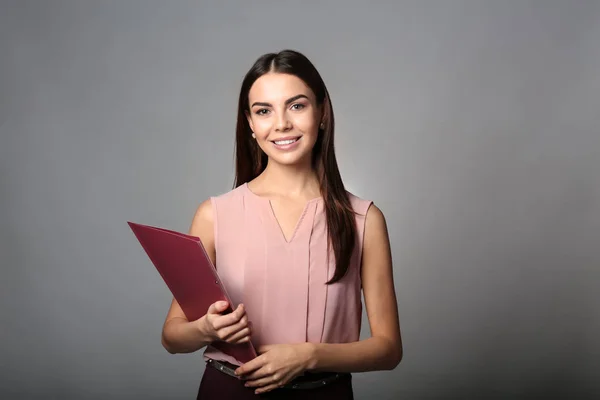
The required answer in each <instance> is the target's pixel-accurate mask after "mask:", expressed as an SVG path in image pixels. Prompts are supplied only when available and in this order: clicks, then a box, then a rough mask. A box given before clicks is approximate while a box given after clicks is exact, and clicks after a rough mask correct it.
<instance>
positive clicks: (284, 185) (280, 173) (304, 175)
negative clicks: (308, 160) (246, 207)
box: [253, 162, 321, 199]
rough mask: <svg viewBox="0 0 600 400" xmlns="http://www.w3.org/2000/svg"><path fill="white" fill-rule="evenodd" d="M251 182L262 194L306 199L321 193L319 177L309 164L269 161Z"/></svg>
mask: <svg viewBox="0 0 600 400" xmlns="http://www.w3.org/2000/svg"><path fill="white" fill-rule="evenodd" d="M253 183H254V187H255V188H256V190H258V191H259V192H261V193H263V194H272V195H280V196H286V197H305V198H308V199H311V198H314V197H319V196H320V195H321V192H320V186H319V178H318V177H317V173H316V171H315V170H314V169H313V168H312V167H311V166H310V164H309V165H303V166H299V165H281V164H276V163H271V162H270V163H268V164H267V167H266V168H265V170H264V171H263V172H262V174H260V175H259V176H258V177H256V179H255V180H254V182H253Z"/></svg>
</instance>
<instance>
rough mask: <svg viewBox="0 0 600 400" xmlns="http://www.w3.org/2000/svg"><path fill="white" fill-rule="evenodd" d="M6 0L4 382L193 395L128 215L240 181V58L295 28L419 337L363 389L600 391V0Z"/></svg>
mask: <svg viewBox="0 0 600 400" xmlns="http://www.w3.org/2000/svg"><path fill="white" fill-rule="evenodd" d="M0 4H1V6H0V124H1V125H0V190H1V197H0V201H1V203H0V224H1V227H2V229H0V254H1V259H0V262H1V269H2V274H1V280H0V301H1V306H0V321H1V322H0V343H1V345H0V346H1V349H0V397H1V398H6V399H18V398H27V399H36V398H57V399H68V398H74V399H100V398H115V399H117V398H124V399H125V398H129V399H132V398H156V399H159V398H173V399H174V398H182V399H183V398H193V396H195V394H196V390H197V387H198V383H199V380H200V377H201V375H202V371H203V364H202V359H201V353H195V354H192V355H175V356H174V355H170V354H168V353H167V352H166V351H165V350H164V349H163V348H162V347H161V345H160V331H161V326H162V323H163V320H164V317H165V315H166V312H167V309H168V306H169V301H170V294H169V292H168V289H167V288H166V286H165V285H164V284H163V282H162V281H161V279H160V277H159V275H158V273H156V271H155V270H154V269H153V267H152V265H151V264H150V262H149V260H148V259H147V257H146V255H145V254H144V253H143V251H142V249H141V247H140V246H139V244H138V242H137V241H136V240H135V238H134V236H133V234H132V233H131V231H130V230H129V228H128V226H127V225H126V221H127V220H132V221H136V222H141V223H147V224H154V225H160V226H164V227H167V228H170V229H176V230H181V231H186V230H187V229H188V227H189V223H190V221H191V218H192V216H193V213H194V211H195V209H196V207H197V205H198V204H199V203H200V202H201V201H202V200H204V199H206V198H207V197H208V196H210V195H214V194H220V193H223V192H225V191H227V190H229V189H230V188H231V184H232V179H233V137H234V126H235V112H236V100H237V94H238V90H239V86H240V83H241V79H242V77H243V75H244V73H245V72H246V70H247V69H248V68H249V67H250V66H251V64H252V63H253V61H254V60H255V59H256V58H257V57H258V56H259V55H260V54H263V53H265V52H270V51H277V50H280V49H283V48H293V49H297V50H300V51H302V52H304V53H305V54H306V55H307V56H308V57H309V58H310V59H311V60H312V61H313V62H314V63H315V65H316V66H317V68H318V69H319V70H320V72H321V73H322V75H323V77H324V79H325V81H326V83H327V85H328V88H329V90H330V92H331V95H332V99H333V105H334V110H335V115H336V118H337V131H336V132H337V138H336V139H337V141H336V148H337V155H338V158H339V163H340V168H341V171H342V174H343V177H344V180H345V183H346V185H347V187H348V189H349V190H351V191H353V192H354V193H355V194H357V195H359V196H362V197H365V198H369V199H373V200H374V201H375V203H376V204H378V205H379V207H380V208H381V209H382V210H383V212H384V214H385V215H386V217H387V220H388V224H389V230H390V236H391V240H392V245H393V255H394V262H395V280H396V287H397V294H398V305H399V311H400V318H401V325H402V334H403V341H404V348H405V355H404V359H403V361H402V363H401V364H400V366H399V367H398V368H397V369H396V370H394V371H389V372H374V373H365V374H357V375H355V381H354V382H355V390H356V395H357V398H360V399H364V398H380V399H451V398H461V399H470V398H478V399H483V398H485V399H533V398H540V397H543V396H546V398H562V399H592V398H598V396H600V387H599V383H598V377H599V376H600V375H599V374H600V371H599V365H600V344H599V341H598V337H600V317H599V316H600V303H599V299H598V294H597V293H598V292H599V290H598V289H599V284H598V282H599V279H600V271H599V266H600V265H599V264H600V246H599V243H598V240H599V238H600V133H599V131H600V129H599V126H600V117H599V114H600V112H599V111H600V50H599V49H600V46H599V45H598V43H600V2H598V1H491V0H489V1H483V0H482V1H416V0H415V1H396V2H383V1H377V2H366V1H365V2H349V1H326V2H317V1H308V0H307V1H301V2H283V1H238V2H232V1H222V2H216V1H215V2H200V1H170V2H166V1H161V2H159V1H148V0H128V1H94V2H92V1H75V0H73V1H62V0H54V1H37V2H36V1H6V0H3V1H2V2H1V3H0ZM367 327H368V325H367V323H366V320H364V329H363V336H366V335H368V328H367Z"/></svg>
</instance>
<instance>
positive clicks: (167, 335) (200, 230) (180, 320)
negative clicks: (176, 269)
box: [161, 200, 215, 354]
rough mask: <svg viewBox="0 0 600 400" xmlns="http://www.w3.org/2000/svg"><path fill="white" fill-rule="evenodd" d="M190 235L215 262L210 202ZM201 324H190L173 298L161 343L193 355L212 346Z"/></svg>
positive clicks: (199, 211) (172, 350) (198, 213)
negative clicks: (197, 239)
mask: <svg viewBox="0 0 600 400" xmlns="http://www.w3.org/2000/svg"><path fill="white" fill-rule="evenodd" d="M189 234H190V235H192V236H197V237H199V238H200V240H201V241H202V244H203V245H204V247H205V248H206V252H207V253H208V256H209V257H210V258H211V260H212V262H213V263H214V262H215V244H214V233H213V212H212V205H211V204H210V200H206V201H204V202H203V203H202V204H200V206H198V209H197V210H196V213H195V215H194V218H193V219H192V223H191V226H190V229H189ZM201 328H202V327H201V324H199V323H196V324H194V323H190V321H188V319H187V318H186V316H185V314H184V313H183V310H182V309H181V306H180V305H179V303H177V300H175V299H174V298H173V300H172V301H171V307H170V308H169V312H168V313H167V317H166V318H165V323H164V325H163V330H162V338H161V342H162V345H163V347H164V348H165V349H166V350H167V351H168V352H169V353H173V354H174V353H191V352H194V351H196V350H199V349H201V348H203V347H204V346H206V345H208V344H210V339H209V338H208V337H207V334H206V332H203V330H202V329H201Z"/></svg>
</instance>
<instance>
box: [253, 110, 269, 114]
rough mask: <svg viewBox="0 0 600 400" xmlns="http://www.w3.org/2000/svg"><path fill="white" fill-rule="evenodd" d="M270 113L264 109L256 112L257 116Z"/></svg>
mask: <svg viewBox="0 0 600 400" xmlns="http://www.w3.org/2000/svg"><path fill="white" fill-rule="evenodd" d="M268 112H269V110H266V109H264V108H262V109H260V110H258V111H256V114H258V115H265V114H267V113H268Z"/></svg>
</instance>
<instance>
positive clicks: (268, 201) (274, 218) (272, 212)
mask: <svg viewBox="0 0 600 400" xmlns="http://www.w3.org/2000/svg"><path fill="white" fill-rule="evenodd" d="M244 187H245V189H246V191H247V192H248V193H250V195H251V196H252V197H254V198H256V199H258V200H260V201H261V202H264V203H265V205H266V206H267V207H268V208H269V215H270V220H271V221H273V223H274V225H275V228H277V230H278V231H279V237H281V239H282V240H283V242H284V243H285V244H291V243H292V242H293V241H294V238H295V237H296V236H297V232H298V231H299V230H300V226H301V225H302V221H303V220H304V217H305V216H306V213H307V211H308V208H309V207H310V205H311V204H312V203H315V202H318V201H320V200H321V199H322V198H321V197H315V198H313V199H310V200H308V201H307V202H306V204H304V208H303V209H302V213H301V214H300V217H299V218H298V221H296V224H295V226H294V229H293V230H292V234H291V235H290V237H289V238H287V237H286V236H285V232H284V231H283V228H282V227H281V224H280V223H279V219H278V218H277V215H276V214H275V210H274V209H273V203H272V202H271V199H269V198H267V197H263V196H259V195H257V194H256V193H254V192H253V191H252V190H250V188H249V187H248V182H246V183H245V184H244Z"/></svg>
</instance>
